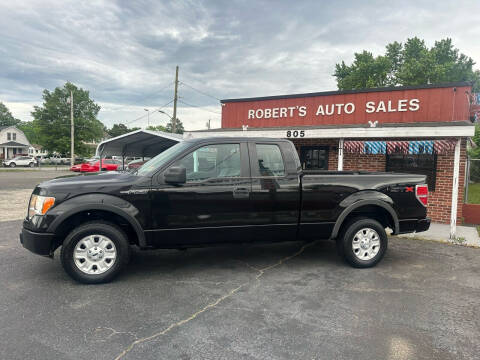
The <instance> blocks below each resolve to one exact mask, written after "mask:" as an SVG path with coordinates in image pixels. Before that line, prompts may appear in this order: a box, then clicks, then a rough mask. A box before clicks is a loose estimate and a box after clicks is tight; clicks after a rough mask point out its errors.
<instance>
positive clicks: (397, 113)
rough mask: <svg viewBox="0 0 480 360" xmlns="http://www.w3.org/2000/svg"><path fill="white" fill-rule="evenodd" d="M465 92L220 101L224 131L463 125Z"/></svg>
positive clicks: (466, 107)
mask: <svg viewBox="0 0 480 360" xmlns="http://www.w3.org/2000/svg"><path fill="white" fill-rule="evenodd" d="M469 89H470V88H469V86H468V85H465V84H464V83H461V84H459V86H452V85H451V84H450V85H449V86H444V87H442V86H441V85H438V86H433V85H429V86H425V87H424V88H416V89H408V88H394V89H392V88H390V89H373V90H372V91H368V90H361V91H345V92H341V91H335V92H325V93H311V94H298V95H284V96H270V97H262V98H245V99H232V100H222V127H223V128H241V127H242V125H248V126H249V127H284V126H308V125H339V124H340V125H342V124H345V125H347V124H366V123H368V121H372V122H374V121H378V123H403V122H429V121H437V122H443V121H464V120H466V119H468V114H469V103H468V97H467V96H466V95H465V92H466V91H468V90H469Z"/></svg>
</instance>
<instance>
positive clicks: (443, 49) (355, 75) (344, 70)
mask: <svg viewBox="0 0 480 360" xmlns="http://www.w3.org/2000/svg"><path fill="white" fill-rule="evenodd" d="M354 56H355V59H354V61H353V63H352V64H351V65H346V64H345V62H343V61H342V62H341V63H339V64H336V65H335V73H334V76H335V77H336V80H337V86H338V88H339V89H340V90H352V89H363V88H371V87H382V86H397V85H403V86H405V85H423V84H435V83H441V82H452V81H472V82H473V90H474V91H480V71H478V70H473V66H474V65H475V62H474V61H473V60H472V58H470V57H468V56H466V55H464V54H461V53H459V50H458V49H456V48H455V47H454V46H453V43H452V40H451V39H449V38H447V39H443V40H440V41H436V42H435V45H434V46H433V47H432V48H430V49H429V48H428V47H427V46H426V45H425V41H423V40H421V39H419V38H417V37H414V38H411V39H407V41H406V42H405V44H401V43H399V42H397V41H395V42H393V43H390V44H388V45H387V46H386V52H385V55H379V56H377V57H374V56H373V54H372V53H370V52H368V51H365V50H364V51H363V52H361V53H355V54H354Z"/></svg>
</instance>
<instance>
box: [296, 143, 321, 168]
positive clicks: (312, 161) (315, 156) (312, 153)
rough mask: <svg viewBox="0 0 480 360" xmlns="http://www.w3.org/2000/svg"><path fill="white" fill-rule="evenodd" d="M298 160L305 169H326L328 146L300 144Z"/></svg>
mask: <svg viewBox="0 0 480 360" xmlns="http://www.w3.org/2000/svg"><path fill="white" fill-rule="evenodd" d="M300 162H301V163H302V168H303V169H305V170H328V146H302V147H301V149H300Z"/></svg>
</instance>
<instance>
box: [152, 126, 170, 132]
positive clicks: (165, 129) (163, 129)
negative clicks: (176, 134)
mask: <svg viewBox="0 0 480 360" xmlns="http://www.w3.org/2000/svg"><path fill="white" fill-rule="evenodd" d="M147 130H151V131H163V132H167V131H168V130H167V128H166V127H165V126H163V125H157V126H152V125H150V126H149V127H147Z"/></svg>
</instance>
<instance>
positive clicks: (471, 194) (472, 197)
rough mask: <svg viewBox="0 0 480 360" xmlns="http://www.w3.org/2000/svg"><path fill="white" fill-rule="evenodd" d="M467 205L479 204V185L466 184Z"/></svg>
mask: <svg viewBox="0 0 480 360" xmlns="http://www.w3.org/2000/svg"><path fill="white" fill-rule="evenodd" d="M468 203H469V204H480V183H474V184H468Z"/></svg>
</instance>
